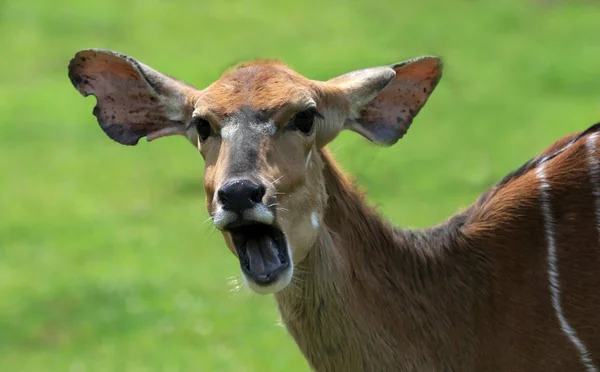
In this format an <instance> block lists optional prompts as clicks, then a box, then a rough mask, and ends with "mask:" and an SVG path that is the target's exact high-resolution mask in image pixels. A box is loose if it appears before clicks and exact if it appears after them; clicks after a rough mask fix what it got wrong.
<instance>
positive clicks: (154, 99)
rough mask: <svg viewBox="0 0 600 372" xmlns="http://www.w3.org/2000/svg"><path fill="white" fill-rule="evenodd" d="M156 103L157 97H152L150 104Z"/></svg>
mask: <svg viewBox="0 0 600 372" xmlns="http://www.w3.org/2000/svg"><path fill="white" fill-rule="evenodd" d="M156 101H158V100H157V99H156V97H153V96H150V102H152V103H155V102H156Z"/></svg>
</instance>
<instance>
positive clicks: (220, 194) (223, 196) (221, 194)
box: [217, 189, 229, 203]
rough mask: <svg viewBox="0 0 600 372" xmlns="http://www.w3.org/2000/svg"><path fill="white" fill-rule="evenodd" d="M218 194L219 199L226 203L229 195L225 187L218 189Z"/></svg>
mask: <svg viewBox="0 0 600 372" xmlns="http://www.w3.org/2000/svg"><path fill="white" fill-rule="evenodd" d="M217 196H218V197H219V200H220V201H221V203H224V202H226V201H227V200H228V199H229V197H228V196H227V193H226V192H225V191H224V190H223V189H220V190H219V191H217Z"/></svg>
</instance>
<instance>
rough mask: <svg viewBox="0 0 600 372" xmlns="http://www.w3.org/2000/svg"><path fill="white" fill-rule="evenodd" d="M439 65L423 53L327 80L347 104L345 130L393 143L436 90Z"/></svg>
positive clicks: (389, 144) (387, 144) (439, 73)
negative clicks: (386, 65) (337, 89)
mask: <svg viewBox="0 0 600 372" xmlns="http://www.w3.org/2000/svg"><path fill="white" fill-rule="evenodd" d="M442 66H443V65H442V61H441V60H440V59H439V58H437V57H431V56H425V57H420V58H415V59H411V60H408V61H404V62H400V63H398V64H395V65H393V66H390V67H374V68H369V69H365V70H359V71H355V72H351V73H349V74H346V75H342V76H340V77H337V78H335V79H333V80H330V81H329V82H330V83H334V84H336V85H338V87H339V88H341V89H342V91H343V92H344V94H345V95H346V97H347V99H348V102H349V105H350V106H349V108H350V112H349V115H348V118H347V119H346V121H345V123H344V129H350V130H352V131H355V132H357V133H360V134H361V135H363V136H364V137H366V138H368V139H369V140H371V141H372V142H374V143H376V144H378V145H382V146H391V145H393V144H395V143H396V142H397V141H398V140H399V139H400V138H402V136H404V134H406V132H407V131H408V128H409V127H410V124H411V123H412V121H413V119H414V117H415V116H417V114H418V113H419V111H420V110H421V107H423V105H424V104H425V102H427V99H428V98H429V95H431V93H432V92H433V90H434V89H435V87H436V85H437V83H438V82H439V80H440V78H441V77H442Z"/></svg>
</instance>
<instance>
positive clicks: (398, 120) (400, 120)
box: [396, 116, 403, 124]
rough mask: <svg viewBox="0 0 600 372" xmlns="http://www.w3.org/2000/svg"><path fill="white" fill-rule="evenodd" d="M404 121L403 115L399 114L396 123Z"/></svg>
mask: <svg viewBox="0 0 600 372" xmlns="http://www.w3.org/2000/svg"><path fill="white" fill-rule="evenodd" d="M402 121H403V119H402V117H401V116H398V117H397V118H396V124H400V123H402Z"/></svg>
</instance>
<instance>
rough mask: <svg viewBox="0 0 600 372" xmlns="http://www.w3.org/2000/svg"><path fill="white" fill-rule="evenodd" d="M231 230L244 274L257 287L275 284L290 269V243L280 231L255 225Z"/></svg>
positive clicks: (269, 226) (241, 226) (272, 227)
mask: <svg viewBox="0 0 600 372" xmlns="http://www.w3.org/2000/svg"><path fill="white" fill-rule="evenodd" d="M227 230H228V231H229V232H230V233H231V235H232V238H233V244H234V245H235V249H236V251H237V254H238V258H239V260H240V266H241V268H242V271H243V272H244V273H245V274H246V275H247V276H249V277H251V278H252V279H253V280H254V282H255V283H256V284H258V285H261V286H267V285H269V284H272V283H273V282H275V281H276V280H277V279H278V277H279V274H280V273H282V272H283V271H284V270H286V269H287V268H288V267H289V265H290V256H289V253H288V250H287V242H286V239H285V236H284V235H283V233H282V232H281V230H279V229H278V228H276V227H274V226H271V225H265V224H261V223H252V224H244V225H237V226H234V227H230V228H228V229H227Z"/></svg>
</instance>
